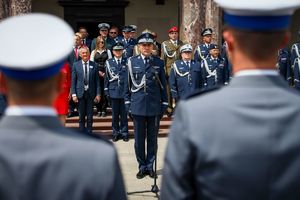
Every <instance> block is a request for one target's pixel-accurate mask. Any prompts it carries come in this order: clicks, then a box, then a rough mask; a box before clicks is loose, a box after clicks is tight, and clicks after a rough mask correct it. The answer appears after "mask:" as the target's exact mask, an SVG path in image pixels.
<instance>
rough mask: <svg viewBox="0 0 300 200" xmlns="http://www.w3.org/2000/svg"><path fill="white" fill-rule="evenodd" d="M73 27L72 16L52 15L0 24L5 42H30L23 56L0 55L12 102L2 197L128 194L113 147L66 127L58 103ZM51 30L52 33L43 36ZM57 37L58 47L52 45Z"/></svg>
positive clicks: (4, 125) (3, 150) (5, 128)
mask: <svg viewBox="0 0 300 200" xmlns="http://www.w3.org/2000/svg"><path fill="white" fill-rule="evenodd" d="M41 22H42V23H41ZM16 27H19V28H22V33H23V34H25V35H26V36H27V40H24V38H22V37H19V34H20V33H17V32H16V31H15V30H16ZM53 27H55V29H53ZM57 30H59V32H57ZM33 33H39V34H37V35H36V34H33ZM73 34H74V33H73V31H72V28H71V27H70V26H69V25H67V24H66V22H64V21H63V20H61V19H60V18H58V17H55V16H51V15H47V14H26V15H22V16H17V17H11V18H9V19H7V20H3V21H2V22H1V23H0V35H1V36H3V37H1V38H0V43H1V44H3V45H5V46H7V45H9V46H10V47H11V48H12V49H17V48H18V47H20V46H26V51H23V52H22V54H20V55H19V58H20V60H21V62H20V60H19V59H15V57H14V56H10V55H11V52H10V51H7V52H6V51H2V52H1V54H0V69H1V71H2V72H3V74H4V86H5V87H6V89H7V97H8V105H9V106H8V107H7V109H6V112H5V115H4V116H3V117H2V118H1V121H0V160H1V164H0V199H9V200H18V199H22V200H41V199H43V200H53V199H55V200H66V199H72V200H82V199H90V200H96V199H97V200H99V199H102V200H115V199H122V200H123V199H126V194H125V189H124V183H123V180H122V174H121V171H120V167H119V163H118V158H117V154H116V150H115V148H114V147H113V146H112V145H111V144H110V143H109V142H107V141H105V140H103V139H95V138H92V137H91V136H88V135H85V134H79V133H76V132H73V131H71V130H67V129H65V128H64V127H63V126H62V124H61V123H60V121H59V119H58V117H57V116H56V113H55V110H54V109H53V107H52V105H53V102H54V100H55V99H56V96H57V95H58V94H59V90H60V88H61V85H60V75H59V71H60V69H61V67H62V66H63V64H64V62H65V59H66V57H67V55H68V54H69V53H70V52H71V51H72V45H73ZM45 35H51V37H50V38H48V39H47V40H45ZM8 37H13V38H14V40H13V41H9V40H7V38H8ZM33 41H34V42H33ZM54 42H58V43H59V44H60V46H59V47H53V43H54ZM41 44H43V45H41ZM33 55H34V56H33Z"/></svg>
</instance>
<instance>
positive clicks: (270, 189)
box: [160, 0, 300, 200]
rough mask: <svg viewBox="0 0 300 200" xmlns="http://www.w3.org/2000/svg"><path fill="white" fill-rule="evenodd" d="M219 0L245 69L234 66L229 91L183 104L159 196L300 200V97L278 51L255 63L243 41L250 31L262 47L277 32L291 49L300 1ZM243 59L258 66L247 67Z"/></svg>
mask: <svg viewBox="0 0 300 200" xmlns="http://www.w3.org/2000/svg"><path fill="white" fill-rule="evenodd" d="M214 1H215V2H216V3H217V4H218V5H219V6H220V8H222V9H223V10H224V21H225V22H224V23H225V24H227V26H228V27H229V28H228V29H227V30H225V32H224V38H225V39H228V41H229V40H231V43H230V47H232V48H230V49H229V51H230V53H231V55H232V56H233V58H235V61H236V62H237V63H240V64H241V66H239V64H237V65H234V70H235V74H234V77H233V78H232V80H231V82H230V84H229V85H228V86H227V87H223V88H221V89H219V90H216V91H212V92H210V93H207V94H201V93H200V94H199V95H198V96H194V97H192V98H190V99H187V100H186V101H181V102H180V103H179V105H178V106H177V110H176V114H175V118H174V121H173V123H172V127H171V131H170V134H169V140H168V146H167V150H166V156H165V162H164V169H163V179H162V184H161V185H162V188H161V193H160V194H161V195H160V199H161V200H168V199H172V200H183V199H184V200H191V199H193V200H201V199H205V200H221V199H222V200H225V199H226V200H229V199H230V200H241V199H243V200H254V199H255V200H263V199H264V200H265V199H274V200H275V199H276V200H279V199H284V200H294V199H300V190H299V185H300V134H299V124H300V104H299V102H300V94H299V93H297V92H295V91H294V90H292V89H291V88H289V87H288V86H287V84H286V82H285V81H284V80H283V78H282V77H281V76H280V75H279V73H278V72H277V71H276V69H275V66H274V67H273V66H272V65H274V64H275V62H274V59H276V55H274V53H275V54H276V47H268V46H265V47H264V48H265V49H264V50H265V53H266V52H268V51H269V52H270V55H269V56H268V57H267V58H266V59H263V58H259V57H258V58H255V59H253V58H251V56H252V54H251V53H249V52H246V51H245V52H244V51H241V49H242V48H247V47H242V46H241V45H242V44H241V43H240V38H238V39H237V37H236V35H239V34H241V33H242V34H244V33H245V34H246V36H250V37H249V38H246V37H245V38H242V39H244V40H248V39H249V40H248V41H247V42H249V43H250V42H263V41H262V40H263V39H264V38H267V37H268V35H269V34H270V33H271V34H277V33H278V34H282V36H283V35H284V37H281V38H280V41H273V42H276V43H275V44H278V45H279V44H280V43H282V44H285V43H286V42H287V41H286V40H285V39H286V36H287V35H288V33H287V31H288V28H289V27H288V25H289V22H290V21H291V20H292V13H293V11H295V10H296V9H297V8H299V7H300V4H299V1H285V2H284V4H283V3H282V0H272V1H269V0H252V1H248V0H240V1H232V0H214ZM285 31H286V32H285ZM235 34H236V35H235ZM257 36H259V37H260V36H262V37H263V38H257ZM277 39H279V38H274V40H277ZM270 42H272V41H270ZM228 44H229V43H228ZM249 48H250V49H251V50H252V51H255V50H256V52H259V51H260V49H258V48H256V47H253V48H251V47H249ZM239 56H240V57H239ZM243 58H247V60H248V61H249V62H250V63H251V64H252V65H250V66H247V64H245V65H243ZM268 60H269V61H268ZM261 62H266V66H268V67H270V68H269V69H265V66H261Z"/></svg>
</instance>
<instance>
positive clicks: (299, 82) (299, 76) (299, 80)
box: [294, 58, 300, 90]
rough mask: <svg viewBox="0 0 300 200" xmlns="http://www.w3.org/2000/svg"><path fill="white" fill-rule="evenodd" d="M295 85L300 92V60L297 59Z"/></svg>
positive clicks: (295, 63)
mask: <svg viewBox="0 0 300 200" xmlns="http://www.w3.org/2000/svg"><path fill="white" fill-rule="evenodd" d="M294 85H295V88H296V89H297V90H300V58H296V59H295V62H294Z"/></svg>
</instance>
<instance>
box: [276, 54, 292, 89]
mask: <svg viewBox="0 0 300 200" xmlns="http://www.w3.org/2000/svg"><path fill="white" fill-rule="evenodd" d="M277 68H278V71H279V73H280V74H281V75H282V77H283V78H284V79H285V80H287V81H288V83H289V84H290V85H291V84H292V73H291V64H290V52H289V50H288V49H287V48H283V49H280V50H279V51H278V62H277Z"/></svg>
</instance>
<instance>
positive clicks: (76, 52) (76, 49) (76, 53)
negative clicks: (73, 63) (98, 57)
mask: <svg viewBox="0 0 300 200" xmlns="http://www.w3.org/2000/svg"><path fill="white" fill-rule="evenodd" d="M74 50H75V56H76V59H78V48H77V47H75V49H74Z"/></svg>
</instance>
